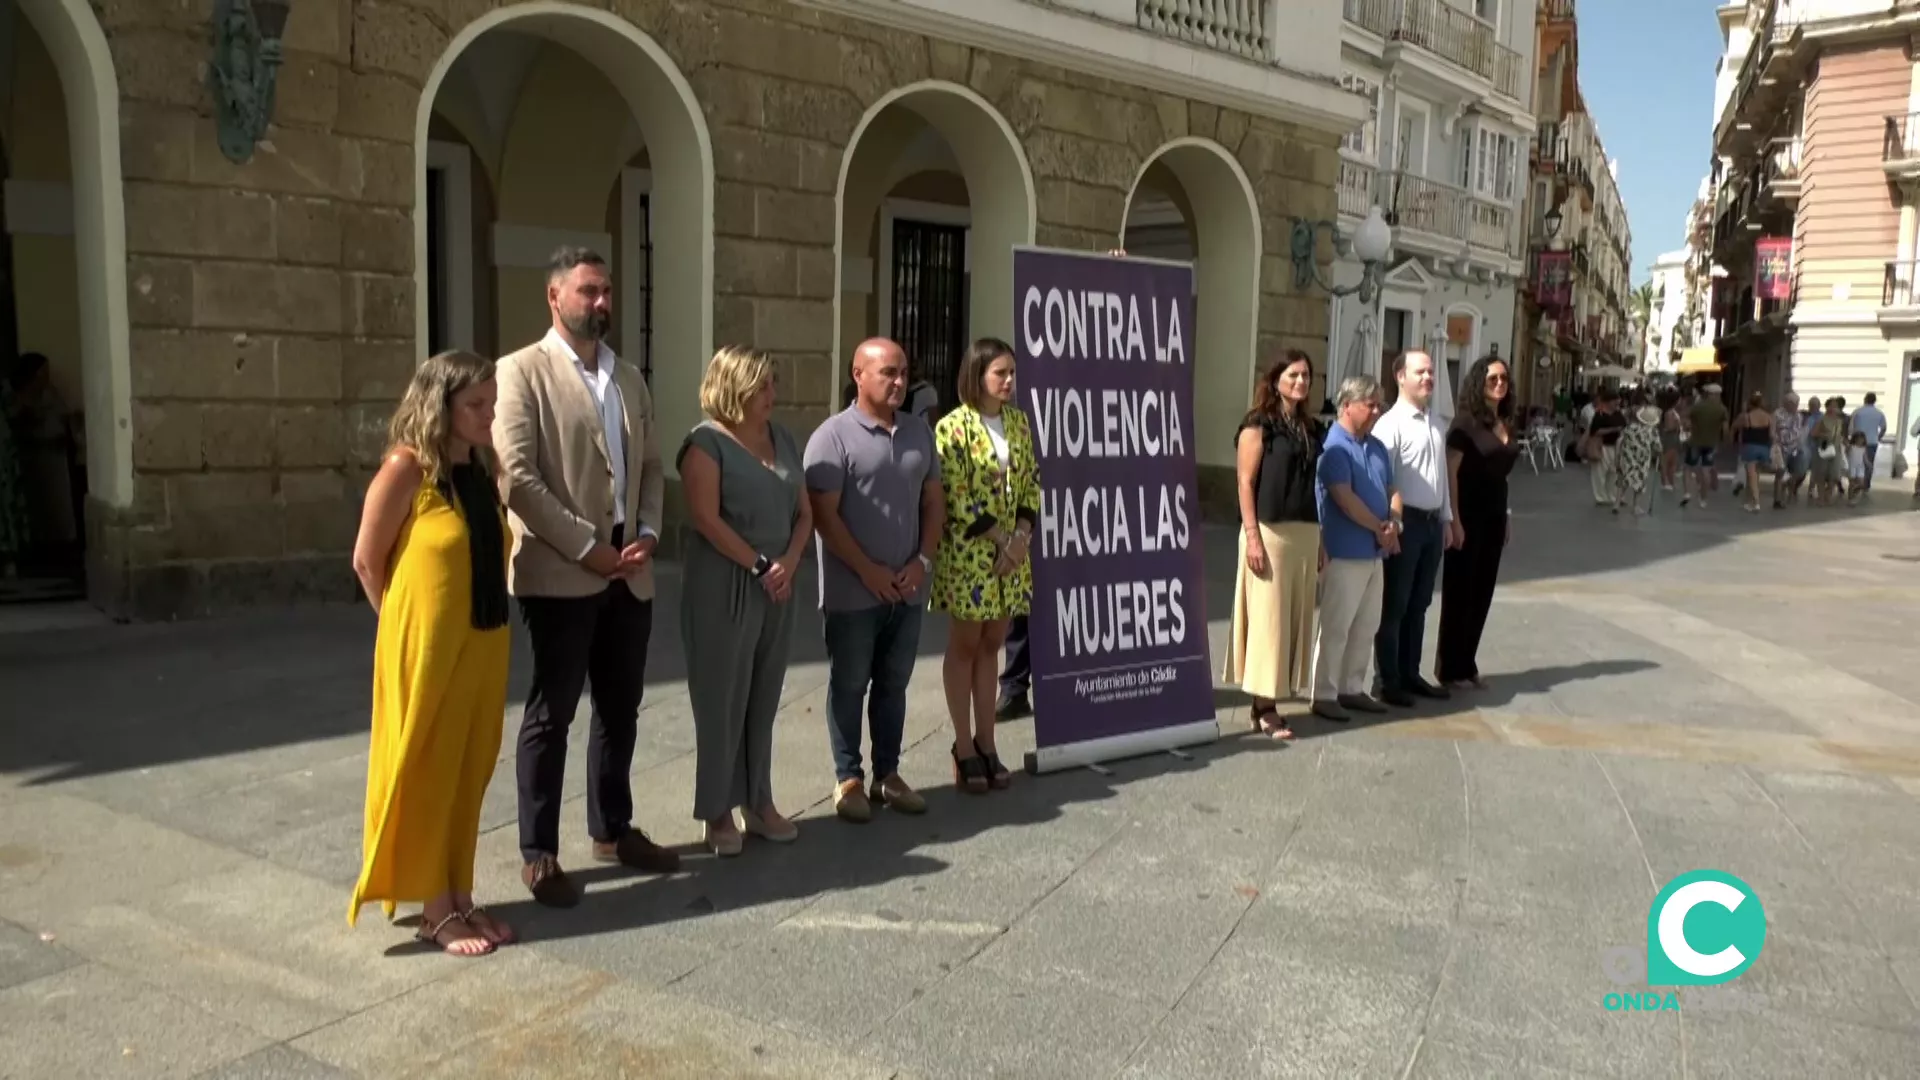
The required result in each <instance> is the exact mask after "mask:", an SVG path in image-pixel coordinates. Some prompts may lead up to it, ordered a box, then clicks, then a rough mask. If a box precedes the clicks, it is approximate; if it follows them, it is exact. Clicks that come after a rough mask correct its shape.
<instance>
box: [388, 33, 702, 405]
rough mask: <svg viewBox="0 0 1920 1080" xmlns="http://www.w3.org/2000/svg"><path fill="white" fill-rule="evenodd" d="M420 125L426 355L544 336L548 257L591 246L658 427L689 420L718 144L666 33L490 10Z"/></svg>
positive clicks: (451, 53) (619, 344) (419, 266)
mask: <svg viewBox="0 0 1920 1080" xmlns="http://www.w3.org/2000/svg"><path fill="white" fill-rule="evenodd" d="M414 138H415V145H416V146H418V147H419V148H420V152H419V153H418V154H417V155H416V160H417V165H416V169H415V174H414V195H415V205H416V206H417V207H418V208H419V210H418V212H416V213H415V214H414V250H415V252H416V254H417V257H416V259H415V261H414V277H415V285H416V288H417V289H418V290H419V291H418V302H417V303H416V305H415V321H416V322H415V336H416V340H417V351H418V353H419V355H420V356H421V357H425V356H426V355H428V353H429V351H430V350H433V349H437V348H442V347H465V348H473V349H478V350H479V351H481V352H483V353H487V354H489V355H500V354H504V353H507V352H511V351H513V350H514V349H518V348H520V347H521V346H523V345H526V344H528V343H529V342H532V341H534V340H536V339H538V338H539V337H540V336H541V335H542V334H544V333H545V332H546V330H547V326H548V314H547V310H546V300H545V284H546V264H547V260H548V258H549V257H550V256H551V255H552V253H553V251H554V249H555V248H557V247H560V246H562V245H566V244H577V245H581V246H585V247H590V248H593V249H594V250H595V251H597V252H599V254H600V255H602V256H603V257H605V258H606V259H607V260H608V262H609V264H610V265H611V266H612V268H613V277H614V287H615V289H616V290H617V299H616V301H615V304H614V322H615V327H614V332H613V335H612V338H611V340H610V341H609V342H608V344H610V345H611V346H613V348H614V349H615V350H616V351H618V352H619V353H620V354H621V355H622V356H623V357H624V358H626V359H628V360H630V361H632V362H633V363H634V364H635V365H636V366H638V367H640V368H641V370H642V371H645V372H647V373H648V381H649V383H650V384H651V386H652V390H653V400H654V409H655V415H656V417H657V420H658V422H659V423H660V424H661V426H662V427H663V429H664V430H666V431H669V432H680V431H685V430H687V429H689V428H691V427H693V425H694V424H696V423H697V422H698V421H699V385H700V375H701V372H702V370H703V369H704V367H705V365H706V362H707V359H708V358H709V357H710V356H711V355H712V353H713V293H712V289H711V288H710V286H711V283H712V281H713V189H714V186H713V147H712V143H711V141H710V140H709V138H708V134H707V128H706V122H705V119H704V118H703V116H702V114H701V111H700V106H699V103H698V101H696V100H695V98H694V95H693V90H692V88H691V87H690V86H689V85H688V84H687V81H686V79H685V77H683V76H682V75H681V73H680V71H679V69H678V68H677V67H676V66H675V65H674V63H673V61H672V59H671V58H670V57H668V56H667V54H666V53H665V52H664V51H663V50H662V49H661V48H660V46H659V45H658V44H656V43H655V42H654V41H653V40H652V39H651V38H649V37H647V35H646V34H644V33H642V32H641V31H640V30H639V29H638V28H636V27H635V26H634V25H633V24H632V23H630V22H628V21H626V20H625V19H622V18H620V17H618V16H616V15H612V14H609V13H608V12H605V11H598V10H594V9H591V8H585V7H580V6H577V5H573V4H562V3H546V2H542V3H529V4H517V5H515V6H513V7H510V8H507V9H504V10H501V11H497V12H494V13H492V14H490V15H487V16H484V17H482V18H480V19H476V20H475V21H474V22H472V23H470V24H468V25H467V26H466V28H465V29H463V30H462V31H461V32H460V33H459V34H458V35H456V36H455V38H454V40H453V42H452V43H451V44H450V45H449V46H448V47H447V50H446V52H445V53H444V54H443V55H442V56H441V58H440V60H439V62H438V63H437V64H435V66H434V69H433V71H432V72H431V74H429V75H428V77H427V82H426V86H425V88H424V90H423V91H422V93H421V98H420V112H419V117H418V120H417V123H416V125H415V134H414ZM563 163H564V165H563ZM463 255H464V258H463ZM656 268H661V272H657V273H656Z"/></svg>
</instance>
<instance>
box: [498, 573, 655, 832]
mask: <svg viewBox="0 0 1920 1080" xmlns="http://www.w3.org/2000/svg"><path fill="white" fill-rule="evenodd" d="M520 617H521V618H523V619H525V620H526V623H527V636H529V637H530V638H532V639H533V687H532V689H531V690H529V691H528V693H527V708H526V712H525V713H524V714H523V715H522V717H521V720H520V748H519V761H518V770H517V771H518V773H519V781H520V854H521V856H522V857H524V858H526V859H528V860H529V861H531V860H532V859H534V858H537V857H538V856H540V855H557V854H559V852H560V802H561V793H560V792H561V787H562V784H563V782H564V780H565V778H566V768H567V728H568V727H570V726H571V725H572V724H573V714H574V711H575V710H576V709H578V708H579V706H580V691H581V688H582V684H588V685H590V686H591V690H590V691H589V693H590V694H591V695H592V699H593V729H592V730H591V731H590V732H589V733H588V736H587V770H588V775H587V834H588V835H590V836H592V837H593V838H594V839H595V840H601V841H606V842H609V843H611V842H612V841H615V840H618V839H619V838H620V837H621V836H623V835H625V834H626V832H627V829H628V828H629V827H630V826H631V825H632V823H633V782H632V779H631V776H630V774H631V772H632V770H633V743H634V739H635V737H636V735H637V728H638V724H639V717H640V695H641V692H642V690H643V687H644V685H645V683H646V676H647V642H648V639H649V638H651V637H652V636H653V602H652V601H650V600H637V599H635V598H634V595H633V592H632V590H630V589H628V588H627V583H626V582H624V581H616V582H613V583H612V584H610V585H608V586H607V587H606V589H605V590H603V591H602V592H600V593H598V594H596V595H593V596H581V597H558V596H523V597H521V598H520Z"/></svg>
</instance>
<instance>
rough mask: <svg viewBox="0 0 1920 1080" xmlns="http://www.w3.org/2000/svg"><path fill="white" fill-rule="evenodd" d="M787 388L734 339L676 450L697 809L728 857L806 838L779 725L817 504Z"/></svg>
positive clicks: (703, 388) (714, 847)
mask: <svg viewBox="0 0 1920 1080" xmlns="http://www.w3.org/2000/svg"><path fill="white" fill-rule="evenodd" d="M774 392H775V387H774V369H773V361H772V359H770V358H769V357H768V356H767V355H766V354H765V353H761V352H756V351H754V350H752V349H744V348H737V347H729V348H724V349H721V350H720V351H719V352H717V353H715V354H714V355H713V359H712V360H711V361H710V362H709V363H708V364H707V370H706V372H705V373H704V374H703V375H702V376H701V378H700V411H701V412H703V413H705V414H706V416H707V419H706V421H705V422H704V423H701V424H700V425H698V426H697V427H695V428H694V429H693V430H692V431H690V432H688V433H687V437H686V439H685V440H684V441H682V442H681V444H680V452H679V454H678V455H677V456H676V458H675V467H676V468H678V469H679V470H680V487H681V491H682V493H683V494H684V496H685V498H686V504H687V519H688V521H689V522H690V523H691V524H692V525H693V536H692V537H691V538H690V539H689V541H688V543H687V555H686V562H685V565H684V567H683V571H682V580H683V582H684V586H683V588H682V592H681V598H680V638H681V641H682V642H684V643H685V648H686V654H687V656H688V657H689V658H693V659H692V662H689V663H688V664H687V697H688V700H689V703H690V704H691V705H692V707H693V728H694V749H695V757H696V762H697V763H696V766H695V768H694V782H693V816H694V817H695V818H697V819H699V820H700V821H701V822H702V827H703V830H704V840H705V842H706V845H707V847H708V848H709V849H710V850H711V851H712V852H713V853H714V854H716V855H721V856H732V855H738V854H740V851H741V848H742V843H743V838H742V836H741V831H742V830H745V831H746V832H749V833H752V834H753V835H755V836H759V837H762V838H764V839H767V840H771V841H773V842H775V843H781V844H784V843H790V842H792V841H793V840H795V839H796V838H798V837H799V835H800V830H799V828H798V827H797V826H796V825H794V823H793V822H791V821H789V820H787V818H786V817H785V816H784V815H782V814H781V813H780V811H779V810H778V809H777V808H776V807H775V806H774V801H773V721H774V717H775V715H776V714H778V712H779V711H780V693H781V691H782V690H783V689H784V688H785V686H786V679H787V653H788V646H789V644H790V643H791V641H792V637H793V612H794V606H793V603H792V601H793V579H794V575H796V574H797V573H799V570H800V559H801V557H802V556H803V555H805V554H806V549H807V541H808V540H809V539H810V538H811V537H812V535H813V511H812V509H811V508H810V507H809V506H808V502H807V499H806V493H805V484H804V481H803V467H802V465H801V460H800V450H799V448H798V447H797V446H795V445H794V441H793V436H792V435H790V434H788V433H787V429H786V428H784V427H781V426H780V425H779V424H776V423H774V422H773V403H774ZM736 812H738V814H739V815H740V817H739V821H738V822H736V821H735V820H734V814H735V813H736Z"/></svg>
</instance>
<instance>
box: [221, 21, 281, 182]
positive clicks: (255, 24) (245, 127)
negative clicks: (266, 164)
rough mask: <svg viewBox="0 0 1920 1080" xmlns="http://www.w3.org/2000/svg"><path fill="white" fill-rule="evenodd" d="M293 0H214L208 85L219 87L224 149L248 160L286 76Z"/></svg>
mask: <svg viewBox="0 0 1920 1080" xmlns="http://www.w3.org/2000/svg"><path fill="white" fill-rule="evenodd" d="M291 10H292V3H291V0H214V7H213V60H212V62H211V63H209V64H208V65H207V84H208V87H209V88H210V89H211V90H212V91H213V105H214V118H215V123H216V125H217V126H218V128H219V133H220V152H221V153H223V154H225V155H226V156H227V159H228V160H230V161H235V162H245V161H246V160H247V159H249V158H251V157H253V148H254V146H255V145H256V144H258V143H259V141H260V139H261V138H262V137H263V136H265V135H266V133H267V125H268V124H270V123H271V122H272V121H273V93H274V87H275V85H276V84H277V83H278V82H279V78H280V58H281V53H280V39H281V35H282V34H284V33H285V32H286V28H287V16H288V14H290V13H291Z"/></svg>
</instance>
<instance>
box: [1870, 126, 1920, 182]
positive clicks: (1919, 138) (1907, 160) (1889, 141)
mask: <svg viewBox="0 0 1920 1080" xmlns="http://www.w3.org/2000/svg"><path fill="white" fill-rule="evenodd" d="M1880 167H1881V168H1882V169H1884V170H1886V173H1887V175H1888V176H1890V177H1892V178H1894V179H1896V180H1911V179H1914V178H1915V177H1920V113H1896V114H1894V115H1893V116H1889V117H1887V134H1886V138H1885V140H1884V142H1883V144H1882V146H1881V150H1880Z"/></svg>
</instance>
